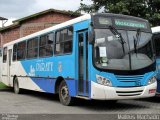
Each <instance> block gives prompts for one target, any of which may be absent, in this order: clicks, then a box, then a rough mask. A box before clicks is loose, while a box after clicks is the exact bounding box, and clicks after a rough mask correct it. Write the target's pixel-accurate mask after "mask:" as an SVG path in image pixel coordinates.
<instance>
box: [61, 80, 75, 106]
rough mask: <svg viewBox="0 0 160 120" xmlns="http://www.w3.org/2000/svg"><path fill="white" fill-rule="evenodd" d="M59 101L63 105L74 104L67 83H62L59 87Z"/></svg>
mask: <svg viewBox="0 0 160 120" xmlns="http://www.w3.org/2000/svg"><path fill="white" fill-rule="evenodd" d="M59 99H60V102H61V103H62V104H63V105H66V106H69V105H72V104H73V98H72V97H71V96H69V91H68V87H67V84H66V82H65V81H62V82H61V83H60V86H59Z"/></svg>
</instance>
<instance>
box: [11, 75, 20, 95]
mask: <svg viewBox="0 0 160 120" xmlns="http://www.w3.org/2000/svg"><path fill="white" fill-rule="evenodd" d="M13 88H14V93H16V94H19V93H20V90H21V89H20V88H19V83H18V78H17V77H16V78H15V79H14V83H13Z"/></svg>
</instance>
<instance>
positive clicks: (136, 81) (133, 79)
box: [116, 75, 144, 87]
mask: <svg viewBox="0 0 160 120" xmlns="http://www.w3.org/2000/svg"><path fill="white" fill-rule="evenodd" d="M143 77H144V76H143V75H134V76H129V75H128V76H127V75H126V76H121V75H116V78H117V80H118V82H119V85H118V86H117V87H137V86H142V83H141V81H142V79H143Z"/></svg>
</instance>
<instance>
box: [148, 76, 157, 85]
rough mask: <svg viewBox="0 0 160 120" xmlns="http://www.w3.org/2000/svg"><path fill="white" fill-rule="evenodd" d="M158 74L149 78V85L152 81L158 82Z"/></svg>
mask: <svg viewBox="0 0 160 120" xmlns="http://www.w3.org/2000/svg"><path fill="white" fill-rule="evenodd" d="M156 80H157V79H156V76H153V77H152V78H150V79H149V80H148V85H150V84H152V83H155V82H156Z"/></svg>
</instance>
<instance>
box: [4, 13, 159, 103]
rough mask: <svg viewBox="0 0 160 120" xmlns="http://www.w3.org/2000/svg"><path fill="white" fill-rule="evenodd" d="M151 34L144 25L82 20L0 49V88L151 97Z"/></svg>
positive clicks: (96, 17)
mask: <svg viewBox="0 0 160 120" xmlns="http://www.w3.org/2000/svg"><path fill="white" fill-rule="evenodd" d="M155 63H156V62H155V53H154V49H153V43H152V32H151V28H150V27H149V23H148V21H147V20H144V19H141V18H137V17H131V16H125V15H116V14H110V13H106V14H100V13H99V14H98V13H97V14H86V15H83V16H81V17H78V18H75V19H73V20H70V21H67V22H64V23H62V24H58V25H55V26H53V27H50V28H47V29H45V30H42V31H40V32H37V33H34V34H31V35H28V36H26V37H23V38H20V39H18V40H15V41H13V42H10V43H7V44H5V45H4V46H3V63H2V67H3V68H2V82H3V83H5V84H6V85H8V86H11V87H13V88H14V92H15V93H17V94H18V93H19V92H20V90H21V89H28V90H34V91H40V92H47V93H55V94H56V93H58V94H59V98H60V102H61V103H62V104H64V105H70V104H71V103H72V102H73V100H74V98H75V97H79V98H84V99H97V100H119V99H135V98H145V97H152V96H154V95H155V92H156V88H157V81H156V72H155V71H156V64H155Z"/></svg>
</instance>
